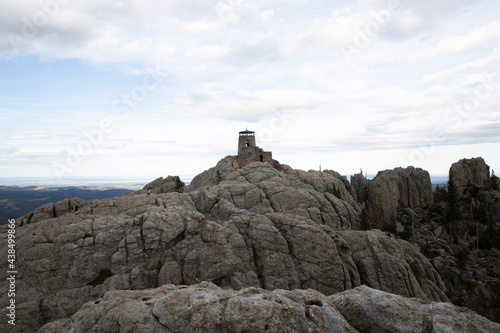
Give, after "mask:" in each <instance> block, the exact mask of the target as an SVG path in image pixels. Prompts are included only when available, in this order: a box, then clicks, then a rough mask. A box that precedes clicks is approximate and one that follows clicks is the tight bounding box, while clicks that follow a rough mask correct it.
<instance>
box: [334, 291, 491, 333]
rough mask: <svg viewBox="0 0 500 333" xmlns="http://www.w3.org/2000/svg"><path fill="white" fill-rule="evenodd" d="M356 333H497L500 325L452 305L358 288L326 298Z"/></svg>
mask: <svg viewBox="0 0 500 333" xmlns="http://www.w3.org/2000/svg"><path fill="white" fill-rule="evenodd" d="M328 299H329V301H330V302H331V304H334V305H335V307H336V308H337V309H338V311H339V312H340V313H341V314H342V315H343V316H344V318H345V319H346V320H347V322H348V323H349V324H351V325H352V326H353V327H354V328H355V329H356V330H357V331H359V332H371V333H385V332H387V333H389V332H408V333H410V332H429V333H431V332H450V333H452V332H453V333H458V332H463V333H465V332H467V333H476V332H500V325H499V324H497V323H493V322H491V321H489V320H488V319H486V318H484V317H481V316H480V315H478V314H476V313H475V312H473V311H471V310H468V309H466V308H460V307H456V306H454V305H452V304H451V303H436V302H425V301H422V300H421V299H417V298H404V297H401V296H398V295H392V294H389V293H386V292H382V291H380V290H376V289H372V288H368V287H366V286H360V287H358V288H356V289H352V290H347V291H344V292H342V293H339V294H336V295H332V296H329V297H328Z"/></svg>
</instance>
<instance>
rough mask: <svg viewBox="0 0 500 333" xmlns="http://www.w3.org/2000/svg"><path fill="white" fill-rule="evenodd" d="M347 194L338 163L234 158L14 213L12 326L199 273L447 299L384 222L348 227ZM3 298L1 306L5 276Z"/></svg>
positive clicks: (218, 278)
mask: <svg viewBox="0 0 500 333" xmlns="http://www.w3.org/2000/svg"><path fill="white" fill-rule="evenodd" d="M217 171H219V173H217ZM218 174H219V175H220V177H218ZM332 192H333V193H332ZM352 193H354V194H355V192H354V191H353V189H350V188H349V186H347V185H346V183H345V179H343V178H342V177H340V176H339V175H338V174H336V173H334V172H315V171H311V172H305V171H297V170H293V169H291V168H290V167H287V166H280V169H279V170H278V169H276V168H273V167H272V166H270V165H269V164H267V163H259V162H257V163H252V164H249V165H247V166H246V167H244V168H242V169H238V170H234V168H233V167H232V158H231V157H229V158H225V159H223V160H222V161H221V162H219V164H218V165H217V167H216V168H213V169H211V170H208V171H206V172H204V173H202V174H201V175H200V176H198V177H197V178H195V179H194V180H193V182H192V184H191V185H190V186H189V188H188V189H187V190H186V192H185V193H176V192H174V193H158V194H155V193H153V194H151V196H146V195H144V194H143V193H139V194H137V193H136V194H130V195H125V196H123V197H119V198H113V199H105V200H94V201H89V202H84V203H82V204H81V205H79V206H80V208H79V214H78V215H75V214H74V213H72V212H69V213H66V214H65V215H60V216H56V217H54V216H50V214H49V215H47V216H46V217H45V218H44V219H42V220H40V221H38V222H37V223H33V222H32V223H29V224H27V223H24V222H23V221H24V220H23V219H19V220H18V229H17V231H16V237H17V238H16V246H17V251H18V253H19V256H18V258H17V261H16V266H17V268H18V271H19V275H18V281H17V285H16V286H17V288H18V293H16V302H17V304H18V305H19V307H18V308H17V314H18V322H17V325H16V329H18V331H19V332H30V331H35V330H36V329H38V328H39V327H41V326H42V325H43V324H45V323H48V322H51V321H54V320H58V319H64V318H68V317H69V316H71V315H72V314H74V313H75V312H77V311H78V309H79V308H80V307H81V306H82V305H83V304H85V303H87V302H89V301H90V302H94V301H96V300H97V299H98V298H100V297H103V295H104V294H105V293H106V292H107V291H111V290H138V289H141V290H142V289H148V288H156V287H158V286H161V285H168V284H174V285H195V284H199V283H201V282H203V281H210V282H212V283H214V284H215V285H217V286H219V287H221V288H230V289H234V290H240V289H243V288H248V287H254V288H264V289H268V290H274V289H287V290H293V289H314V290H316V291H318V292H321V293H323V294H325V295H331V294H334V293H337V292H341V291H344V290H346V289H351V288H355V287H357V286H360V285H361V284H366V285H368V286H370V287H373V288H378V289H382V290H384V291H387V292H391V293H398V294H400V295H403V296H410V297H419V298H422V299H424V300H434V301H447V298H446V296H445V295H444V289H445V288H444V285H443V283H442V281H441V280H440V277H439V275H438V274H437V273H436V271H435V270H434V268H433V267H432V266H431V264H430V263H429V261H428V260H427V259H426V258H425V257H423V256H422V255H421V254H420V252H419V250H418V248H416V247H414V246H412V245H411V244H409V243H407V242H404V241H400V240H396V239H394V238H391V237H389V236H388V235H387V234H386V233H382V232H380V231H369V232H358V231H351V230H349V228H350V226H351V224H352V223H353V221H355V219H356V217H357V206H356V204H355V200H354V197H353V195H352ZM34 215H35V214H34ZM37 215H38V213H37ZM4 228H6V227H5V226H1V227H0V231H1V232H5V230H4ZM0 247H1V248H5V247H6V239H0ZM2 255H3V254H2ZM1 265H2V266H1V267H0V269H2V272H6V271H7V269H6V267H5V266H4V265H5V260H2V263H1ZM4 274H5V273H4ZM0 295H1V296H0V297H2V299H1V301H2V302H4V303H5V302H6V295H7V292H6V289H5V285H2V286H1V287H0ZM138 306H139V305H138ZM141 306H142V305H141ZM5 311H6V309H5V308H2V309H0V316H3V317H5V314H6V312H5ZM89 311H91V310H89ZM116 311H118V310H116ZM118 315H119V314H118V313H115V312H112V315H111V314H109V316H111V317H110V318H118V317H112V316H118ZM113 320H114V321H115V322H116V320H115V319H110V323H109V325H112V324H111V321H113ZM123 320H125V321H126V319H123ZM106 325H108V324H106ZM0 331H2V332H3V331H4V327H0Z"/></svg>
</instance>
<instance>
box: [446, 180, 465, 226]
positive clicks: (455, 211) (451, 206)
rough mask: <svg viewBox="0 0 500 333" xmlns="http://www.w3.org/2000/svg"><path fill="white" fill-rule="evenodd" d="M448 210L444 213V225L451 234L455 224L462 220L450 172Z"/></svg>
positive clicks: (455, 187)
mask: <svg viewBox="0 0 500 333" xmlns="http://www.w3.org/2000/svg"><path fill="white" fill-rule="evenodd" d="M447 201H448V210H447V212H446V224H447V225H448V228H449V230H450V233H451V228H452V226H456V224H457V222H458V221H460V220H461V219H462V212H461V211H460V205H459V204H458V192H457V186H456V185H455V180H454V179H453V174H452V173H451V172H450V178H449V179H448V195H447Z"/></svg>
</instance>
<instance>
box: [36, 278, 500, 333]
mask: <svg viewBox="0 0 500 333" xmlns="http://www.w3.org/2000/svg"><path fill="white" fill-rule="evenodd" d="M499 330H500V325H498V324H495V323H492V322H490V321H488V320H487V319H485V318H483V317H481V316H479V315H477V314H475V313H473V312H472V311H470V310H467V309H463V308H458V307H455V306H453V305H451V304H449V303H435V302H424V301H422V300H419V299H414V298H413V299H409V298H404V297H402V296H398V295H394V294H390V293H386V292H382V291H379V290H375V289H372V288H368V287H366V286H360V287H358V288H356V289H353V290H349V291H345V292H343V293H341V294H336V295H332V296H329V297H327V296H325V295H323V294H321V293H318V292H316V291H313V290H310V289H309V290H300V289H297V290H293V291H289V290H282V289H276V290H273V291H268V290H263V289H260V288H246V289H242V290H239V291H235V290H230V289H221V288H220V287H217V286H215V285H214V284H212V283H208V282H202V283H200V284H198V285H191V286H174V285H165V286H162V287H160V288H156V289H148V290H143V291H109V292H107V293H106V294H105V295H104V297H102V298H101V299H98V300H95V301H92V302H88V303H86V304H85V305H83V307H82V308H81V309H80V310H79V311H78V312H77V313H75V314H74V315H72V316H71V317H70V318H67V319H61V320H58V321H56V322H52V323H48V324H46V325H45V326H43V327H42V328H41V329H40V330H39V331H38V332H39V333H51V332H54V333H56V332H95V331H99V332H102V333H106V332H110V333H111V332H122V331H123V332H132V331H133V332H158V333H160V332H165V333H171V332H179V333H180V332H221V333H224V332H235V333H236V332H248V333H252V332H256V333H257V332H276V333H280V332H300V333H301V332H339V333H341V332H346V333H357V332H387V333H389V332H390V333H392V332H454V333H460V332H464V333H468V332H471V333H472V332H498V331H499Z"/></svg>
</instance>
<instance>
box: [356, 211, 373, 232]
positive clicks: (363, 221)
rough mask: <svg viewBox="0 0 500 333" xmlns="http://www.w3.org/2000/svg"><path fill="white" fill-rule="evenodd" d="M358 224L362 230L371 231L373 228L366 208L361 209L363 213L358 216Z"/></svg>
mask: <svg viewBox="0 0 500 333" xmlns="http://www.w3.org/2000/svg"><path fill="white" fill-rule="evenodd" d="M358 223H359V229H360V230H370V229H372V228H373V224H372V222H371V221H370V217H369V216H368V212H367V211H366V208H365V207H363V208H361V212H360V213H359V216H358Z"/></svg>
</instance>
